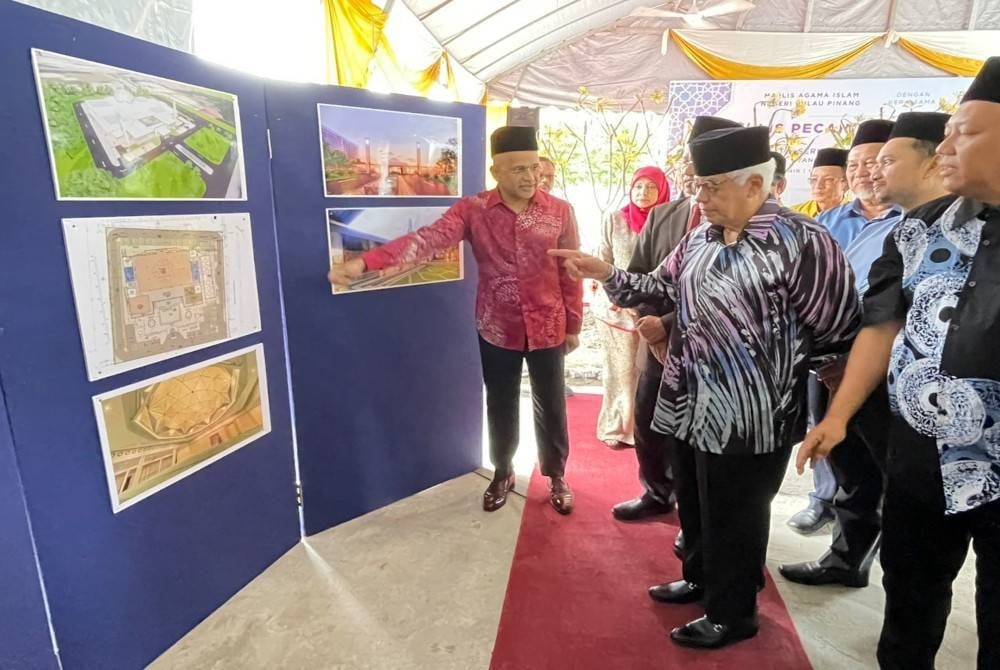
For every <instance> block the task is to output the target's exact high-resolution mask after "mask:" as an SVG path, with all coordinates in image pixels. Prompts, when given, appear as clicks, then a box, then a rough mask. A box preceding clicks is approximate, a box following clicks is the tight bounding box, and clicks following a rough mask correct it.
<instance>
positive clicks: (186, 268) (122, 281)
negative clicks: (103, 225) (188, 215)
mask: <svg viewBox="0 0 1000 670" xmlns="http://www.w3.org/2000/svg"><path fill="white" fill-rule="evenodd" d="M108 277H109V279H110V280H111V286H110V292H109V294H108V295H109V297H110V299H111V322H112V334H113V339H114V350H115V360H116V361H130V360H135V359H136V358H143V357H146V356H154V355H156V354H163V353H168V352H170V351H172V350H174V349H178V348H183V347H185V346H197V345H199V344H204V343H206V342H212V341H215V340H220V339H225V338H226V337H228V335H229V332H228V330H229V329H228V325H227V323H226V297H225V261H224V257H223V236H222V233H221V232H214V231H205V232H187V231H182V230H149V229H145V230H144V229H141V228H112V229H109V230H108Z"/></svg>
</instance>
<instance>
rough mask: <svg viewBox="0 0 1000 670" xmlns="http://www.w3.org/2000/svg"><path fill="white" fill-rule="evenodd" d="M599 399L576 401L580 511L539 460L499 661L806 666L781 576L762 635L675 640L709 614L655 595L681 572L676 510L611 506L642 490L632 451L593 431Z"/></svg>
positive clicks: (519, 666)
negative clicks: (566, 502) (718, 643)
mask: <svg viewBox="0 0 1000 670" xmlns="http://www.w3.org/2000/svg"><path fill="white" fill-rule="evenodd" d="M600 402H601V399H600V397H599V396H594V395H577V396H575V397H573V398H570V399H569V400H567V404H568V411H569V431H570V437H571V444H572V448H571V452H570V459H569V469H568V472H567V473H566V478H567V480H568V481H569V483H570V486H572V487H573V492H574V494H575V496H576V509H575V510H574V511H573V513H572V514H571V515H570V516H569V517H561V516H560V515H559V514H558V513H556V511H555V510H554V509H552V508H551V507H550V506H549V504H548V490H547V485H548V480H547V479H546V478H544V477H542V476H541V475H540V474H539V472H538V470H537V469H536V470H535V472H534V474H533V475H532V477H531V485H530V487H529V490H528V500H527V501H526V504H525V508H524V517H523V518H522V520H521V533H520V536H519V538H518V542H517V549H516V550H515V553H514V561H513V565H512V566H511V571H510V581H509V582H508V584H507V596H506V598H505V600H504V606H503V613H502V616H501V618H500V627H499V630H498V631H497V639H496V644H495V645H494V648H493V659H492V662H491V664H490V668H491V669H492V670H589V669H590V668H593V669H594V670H643V669H645V668H650V669H653V668H656V669H657V670H660V669H663V668H674V667H677V668H698V669H702V668H704V669H708V668H712V669H718V670H742V669H743V668H748V669H752V670H808V669H809V668H811V665H810V663H809V659H808V657H807V656H806V654H805V651H804V650H803V648H802V644H801V642H800V641H799V637H798V634H797V633H796V632H795V625H794V624H793V623H792V621H791V618H790V617H789V615H788V611H787V610H786V609H785V605H784V603H783V602H782V600H781V597H780V596H779V595H778V591H777V589H776V588H775V586H774V583H773V582H771V581H770V580H769V581H768V585H767V588H766V589H765V591H764V592H763V593H761V595H760V598H759V604H760V618H761V629H760V633H759V634H758V635H757V637H756V638H754V639H752V640H747V641H745V642H740V643H737V644H735V645H733V646H731V647H727V648H725V649H721V650H714V651H695V650H690V649H684V648H681V647H678V646H676V645H675V644H673V643H672V642H671V641H670V640H669V639H668V637H667V636H668V634H669V632H670V630H671V629H672V628H674V627H676V626H680V625H683V624H684V623H686V622H687V621H689V620H691V619H694V618H697V617H698V616H701V615H702V613H703V612H702V610H701V609H700V608H699V607H698V605H683V606H680V605H661V604H657V603H654V602H653V601H652V600H650V598H649V596H647V595H646V589H647V588H648V587H649V586H650V585H652V584H656V583H660V582H664V581H670V580H674V579H679V578H680V576H681V566H680V562H679V561H678V560H677V559H676V558H675V557H674V555H673V553H672V552H671V544H672V542H673V539H674V535H675V534H676V533H677V523H678V522H677V515H676V514H671V515H670V516H668V517H665V520H664V521H653V522H647V523H638V524H624V523H620V522H617V521H614V520H613V519H612V517H611V512H610V510H611V506H612V505H614V504H615V503H616V502H620V501H621V500H623V499H625V498H628V497H630V496H632V495H635V494H636V493H638V491H639V483H638V479H637V477H636V463H635V454H634V453H633V452H632V451H631V450H626V451H620V452H615V451H611V450H610V449H608V448H607V447H606V446H604V445H603V444H602V443H601V442H599V441H598V440H597V438H596V437H595V430H596V422H597V413H598V410H599V408H600Z"/></svg>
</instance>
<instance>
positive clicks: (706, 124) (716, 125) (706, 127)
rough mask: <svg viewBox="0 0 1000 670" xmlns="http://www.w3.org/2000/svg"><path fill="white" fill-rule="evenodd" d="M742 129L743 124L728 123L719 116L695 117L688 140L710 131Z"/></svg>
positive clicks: (728, 121)
mask: <svg viewBox="0 0 1000 670" xmlns="http://www.w3.org/2000/svg"><path fill="white" fill-rule="evenodd" d="M742 127H743V124H741V123H736V122H735V121H730V120H729V119H723V118H722V117H719V116H696V117H694V124H692V126H691V136H690V137H689V138H688V139H689V140H693V139H694V138H696V137H698V136H699V135H701V134H702V133H707V132H708V131H710V130H720V129H722V128H742Z"/></svg>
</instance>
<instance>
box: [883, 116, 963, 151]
mask: <svg viewBox="0 0 1000 670" xmlns="http://www.w3.org/2000/svg"><path fill="white" fill-rule="evenodd" d="M950 118H951V116H949V115H948V114H942V113H941V112H906V113H904V114H900V115H899V117H898V118H897V119H896V125H894V126H893V127H892V134H890V135H889V139H890V140H891V139H892V138H894V137H909V138H912V139H915V140H923V141H925V142H933V143H934V144H941V142H943V141H944V127H945V125H946V124H947V123H948V119H950Z"/></svg>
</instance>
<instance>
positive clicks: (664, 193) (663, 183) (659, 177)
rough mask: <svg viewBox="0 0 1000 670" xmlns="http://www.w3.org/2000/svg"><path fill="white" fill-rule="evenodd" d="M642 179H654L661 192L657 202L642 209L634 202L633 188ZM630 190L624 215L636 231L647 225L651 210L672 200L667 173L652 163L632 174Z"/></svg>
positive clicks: (630, 226) (623, 211) (657, 188)
mask: <svg viewBox="0 0 1000 670" xmlns="http://www.w3.org/2000/svg"><path fill="white" fill-rule="evenodd" d="M640 179H649V180H650V181H652V182H653V183H654V184H656V190H657V192H658V193H659V195H658V196H657V198H656V202H654V203H653V204H652V205H651V206H649V207H648V208H646V209H642V208H641V207H639V206H638V205H636V204H635V203H634V202H632V189H633V188H634V187H635V183H636V182H637V181H639V180H640ZM628 192H629V198H628V204H627V205H625V206H624V207H622V215H623V216H624V217H625V220H626V221H628V227H629V228H631V229H632V232H634V233H638V232H640V231H642V227H643V226H645V225H646V217H647V216H649V210H651V209H653V207H656V206H657V205H662V204H663V203H665V202H667V201H668V200H670V184H669V183H667V175H665V174H663V170H661V169H660V168H658V167H654V166H652V165H647V166H646V167H641V168H639V169H638V170H636V171H635V174H634V175H633V176H632V183H631V185H629V187H628Z"/></svg>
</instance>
